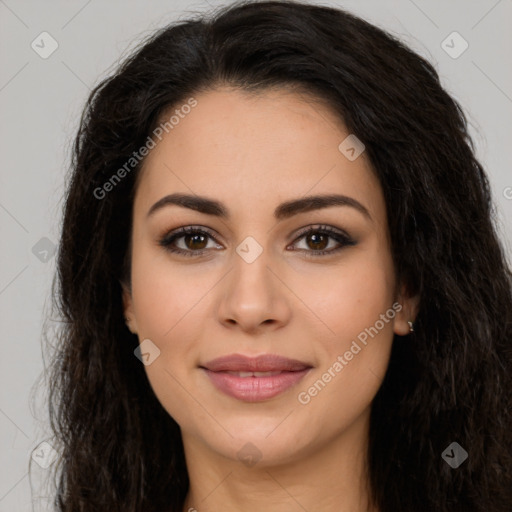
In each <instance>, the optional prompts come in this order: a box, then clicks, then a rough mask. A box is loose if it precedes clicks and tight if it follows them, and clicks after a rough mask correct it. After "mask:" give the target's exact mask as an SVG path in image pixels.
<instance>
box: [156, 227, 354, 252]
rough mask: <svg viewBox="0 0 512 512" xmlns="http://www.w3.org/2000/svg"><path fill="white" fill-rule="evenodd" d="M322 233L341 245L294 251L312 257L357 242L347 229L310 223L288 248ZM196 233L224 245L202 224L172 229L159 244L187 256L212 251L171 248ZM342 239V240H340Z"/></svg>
mask: <svg viewBox="0 0 512 512" xmlns="http://www.w3.org/2000/svg"><path fill="white" fill-rule="evenodd" d="M316 232H318V233H322V234H326V235H327V236H329V237H330V238H333V239H334V240H336V242H337V243H338V244H340V246H339V247H336V248H334V249H323V250H322V249H318V250H314V249H312V250H306V249H293V250H294V251H300V252H303V253H305V254H307V255H308V256H310V257H315V256H320V255H324V254H334V253H336V252H338V251H340V250H342V249H344V248H345V247H349V246H353V245H355V244H356V243H357V242H356V240H354V239H353V238H352V237H351V236H350V235H349V234H348V233H347V232H346V231H344V230H342V229H340V228H335V227H334V226H329V225H325V224H310V225H308V226H304V227H303V228H301V229H300V230H299V231H298V232H295V233H294V234H293V235H292V236H291V239H290V242H289V243H288V245H287V248H288V247H289V245H290V243H291V244H294V243H296V242H298V241H299V240H300V239H301V238H304V236H306V235H308V234H309V233H316ZM190 233H194V234H197V233H199V234H205V235H207V236H208V237H210V238H211V239H212V240H213V241H214V242H215V243H216V244H218V245H222V244H221V243H220V242H219V241H218V240H217V237H216V235H214V234H213V231H212V230H211V229H210V228H207V227H205V226H200V225H187V226H182V227H179V228H176V229H173V230H171V231H170V232H168V233H166V234H165V235H163V236H162V237H160V239H159V240H158V244H159V245H161V246H162V247H163V248H164V249H165V250H167V251H168V252H171V253H176V254H182V255H187V256H201V255H203V254H204V253H206V252H209V251H211V249H200V250H197V251H193V250H185V249H179V248H171V243H174V242H175V240H178V239H180V238H182V237H183V236H186V235H187V234H190ZM339 239H341V240H339Z"/></svg>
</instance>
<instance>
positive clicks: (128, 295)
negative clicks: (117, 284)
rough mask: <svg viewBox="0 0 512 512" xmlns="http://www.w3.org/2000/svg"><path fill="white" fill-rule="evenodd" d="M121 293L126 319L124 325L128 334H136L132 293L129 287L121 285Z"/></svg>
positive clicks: (124, 284)
mask: <svg viewBox="0 0 512 512" xmlns="http://www.w3.org/2000/svg"><path fill="white" fill-rule="evenodd" d="M121 287H122V290H123V291H122V293H123V312H124V317H125V319H126V325H127V326H128V329H130V332H132V333H133V334H137V320H136V318H135V312H134V310H133V300H132V292H131V290H130V287H129V285H127V284H126V283H121Z"/></svg>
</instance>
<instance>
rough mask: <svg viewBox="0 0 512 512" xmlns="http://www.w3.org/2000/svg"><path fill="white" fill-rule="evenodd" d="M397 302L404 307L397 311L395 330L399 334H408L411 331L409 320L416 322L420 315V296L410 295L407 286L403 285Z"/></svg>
mask: <svg viewBox="0 0 512 512" xmlns="http://www.w3.org/2000/svg"><path fill="white" fill-rule="evenodd" d="M396 302H398V303H399V304H400V305H401V306H402V309H400V311H397V313H396V316H395V321H394V325H393V330H394V332H395V334H398V335H399V336H406V335H408V334H409V333H410V332H411V329H410V326H409V324H408V322H414V321H415V320H416V316H417V315H418V310H419V302H420V297H419V295H412V296H411V295H409V292H408V290H407V287H406V286H405V285H402V287H401V289H400V293H399V294H398V297H397V299H396Z"/></svg>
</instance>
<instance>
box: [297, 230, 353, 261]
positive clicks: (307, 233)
mask: <svg viewBox="0 0 512 512" xmlns="http://www.w3.org/2000/svg"><path fill="white" fill-rule="evenodd" d="M299 241H300V242H301V243H302V245H303V247H300V246H299V247H296V250H297V249H298V250H300V251H301V252H303V253H304V254H305V256H312V257H314V256H322V255H327V254H333V253H335V252H338V251H340V250H342V249H344V248H345V247H348V246H353V245H356V241H355V240H353V239H352V238H351V237H350V236H348V235H347V234H346V233H344V232H343V231H340V230H337V229H334V228H332V227H330V226H323V225H322V226H316V227H313V228H311V227H310V228H308V229H305V230H303V231H302V233H301V234H300V236H299V237H298V238H297V239H296V240H295V242H294V244H293V245H296V244H298V245H300V244H299ZM304 246H305V247H304Z"/></svg>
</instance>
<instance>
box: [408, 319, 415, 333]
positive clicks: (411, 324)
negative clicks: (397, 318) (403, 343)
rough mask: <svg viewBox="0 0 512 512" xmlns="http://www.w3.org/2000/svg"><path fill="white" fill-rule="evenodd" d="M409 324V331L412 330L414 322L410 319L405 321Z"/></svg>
mask: <svg viewBox="0 0 512 512" xmlns="http://www.w3.org/2000/svg"><path fill="white" fill-rule="evenodd" d="M407 323H408V324H409V332H414V324H413V323H412V322H411V321H408V322H407Z"/></svg>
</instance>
